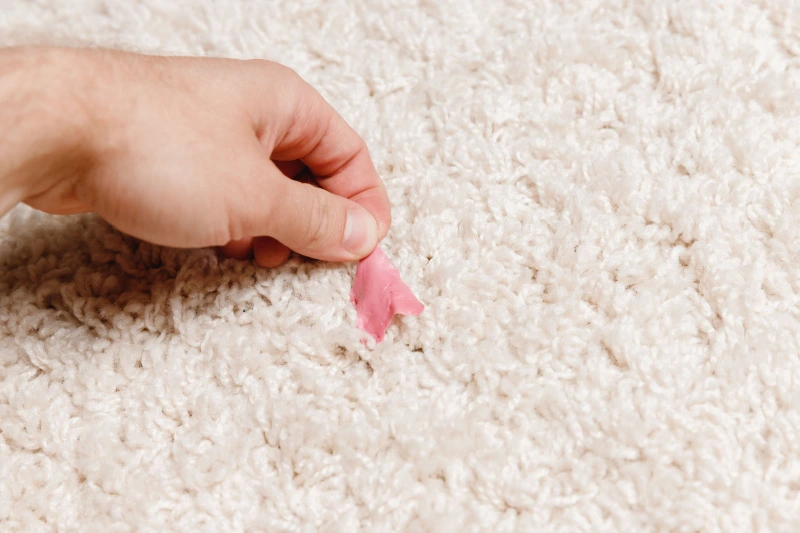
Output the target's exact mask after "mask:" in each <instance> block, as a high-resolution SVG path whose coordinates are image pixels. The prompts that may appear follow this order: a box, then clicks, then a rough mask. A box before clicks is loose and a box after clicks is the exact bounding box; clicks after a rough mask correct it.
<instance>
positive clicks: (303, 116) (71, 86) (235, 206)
mask: <svg viewBox="0 0 800 533" xmlns="http://www.w3.org/2000/svg"><path fill="white" fill-rule="evenodd" d="M0 72H2V73H3V76H0V78H2V80H3V81H0V126H2V128H3V129H4V130H5V131H6V132H12V133H14V134H15V139H16V140H15V141H12V142H11V143H10V145H7V146H5V148H3V147H0V185H2V186H3V190H2V195H0V212H4V211H5V210H7V209H8V208H10V207H11V206H12V205H13V204H14V203H15V201H24V202H26V203H28V204H29V205H31V206H32V207H34V208H36V209H40V210H42V211H46V212H49V213H77V212H87V211H93V212H96V213H97V214H99V215H100V216H102V217H103V218H105V219H106V220H107V221H108V222H109V223H111V224H112V225H114V226H115V227H117V228H118V229H119V230H121V231H123V232H125V233H128V234H130V235H132V236H135V237H138V238H141V239H144V240H147V241H150V242H153V243H155V244H161V245H166V246H174V247H202V246H224V250H225V251H226V252H227V253H228V254H229V255H234V256H244V255H247V254H248V253H249V251H250V249H251V247H253V248H254V252H255V258H256V260H257V262H259V263H260V264H262V265H264V266H274V265H277V264H280V263H282V262H283V261H285V260H286V258H287V257H288V255H289V249H292V250H294V251H296V252H298V253H300V254H303V255H306V256H309V257H314V258H317V259H322V260H329V261H351V260H357V259H360V258H362V257H364V256H365V255H367V254H368V253H369V252H371V251H372V249H373V248H374V247H375V245H376V244H377V242H378V241H379V240H380V239H382V238H383V237H384V236H385V235H386V232H387V231H388V228H389V224H390V222H391V214H390V206H389V200H388V197H387V195H386V190H385V187H384V185H383V183H382V181H381V180H380V178H379V177H378V174H377V172H376V170H375V167H374V165H373V163H372V161H371V159H370V156H369V153H368V150H367V147H366V145H365V144H364V141H363V140H362V139H361V137H359V136H358V134H357V133H356V132H355V131H353V129H352V128H350V127H349V126H348V125H347V124H346V123H345V121H344V120H343V119H342V118H341V117H340V116H339V115H338V114H337V113H336V112H335V111H334V110H333V109H332V108H331V106H330V105H329V104H328V103H327V102H326V101H325V100H324V99H323V98H322V97H321V96H320V95H319V93H317V92H316V91H315V90H314V89H312V88H311V87H310V86H309V85H308V84H307V83H305V82H304V81H303V80H301V79H300V78H299V77H298V76H297V75H296V74H295V73H294V72H292V71H291V70H289V69H288V68H286V67H283V66H280V65H278V64H276V63H271V62H267V61H235V60H227V59H208V58H206V59H203V58H171V57H154V56H144V55H138V54H130V53H123V52H112V51H107V50H82V49H78V50H71V49H55V48H31V49H11V50H4V51H0ZM306 167H307V168H308V170H309V171H310V173H311V174H312V176H313V177H314V178H315V179H316V182H317V183H318V184H319V186H320V187H314V186H312V185H309V184H305V183H300V182H298V181H295V180H292V179H289V178H287V175H288V176H289V177H293V176H294V175H296V174H297V173H299V172H300V171H301V170H303V169H304V168H306ZM253 238H255V240H254V239H253Z"/></svg>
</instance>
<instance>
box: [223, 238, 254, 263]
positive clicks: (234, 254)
mask: <svg viewBox="0 0 800 533" xmlns="http://www.w3.org/2000/svg"><path fill="white" fill-rule="evenodd" d="M252 253H253V239H252V238H250V237H247V238H244V239H238V240H235V241H230V242H229V243H228V244H226V245H225V246H223V247H222V255H223V256H225V257H229V258H231V259H241V260H246V259H250V258H251V257H252V256H253V255H252Z"/></svg>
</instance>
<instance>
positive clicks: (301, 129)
mask: <svg viewBox="0 0 800 533" xmlns="http://www.w3.org/2000/svg"><path fill="white" fill-rule="evenodd" d="M290 77H291V78H293V79H291V80H288V83H285V84H281V87H282V89H281V90H282V91H289V94H290V95H291V96H289V97H287V98H285V99H284V98H279V99H278V100H279V101H281V102H282V104H283V105H284V106H285V109H282V110H280V116H281V117H282V120H281V122H282V124H278V125H276V126H277V127H276V128H274V129H272V131H273V134H274V137H273V138H272V139H271V140H272V143H274V144H273V146H272V154H271V156H270V157H271V158H272V159H273V160H277V161H294V160H299V161H302V162H303V164H305V165H306V166H308V168H309V170H311V173H312V174H313V175H314V177H315V178H316V180H317V183H319V185H320V186H321V187H322V188H324V189H325V190H327V191H329V192H331V193H333V194H336V195H339V196H343V197H345V198H349V199H350V200H353V201H354V202H357V203H359V204H361V205H362V206H363V207H364V208H365V209H367V211H369V212H370V213H372V215H373V216H374V217H375V220H376V221H377V222H378V229H379V237H380V238H383V237H384V236H386V233H387V232H388V230H389V225H390V224H391V206H390V204H389V197H388V195H387V194H386V186H385V185H384V183H383V181H382V180H381V178H380V176H378V172H377V170H376V169H375V165H374V164H373V162H372V158H371V157H370V154H369V149H368V148H367V145H366V143H365V142H364V140H363V139H362V138H361V136H360V135H358V133H356V131H355V130H354V129H353V128H351V127H350V125H349V124H347V122H345V120H344V119H343V118H342V117H341V115H339V113H337V112H336V110H334V109H333V107H331V105H330V104H329V103H328V102H327V101H326V100H325V99H324V98H323V97H322V95H320V94H319V93H318V92H317V91H316V90H315V89H314V88H313V87H311V86H310V85H309V84H308V83H306V82H305V81H303V80H302V79H301V78H300V77H299V76H297V75H296V74H293V75H292V74H290Z"/></svg>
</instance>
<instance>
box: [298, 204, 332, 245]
mask: <svg viewBox="0 0 800 533" xmlns="http://www.w3.org/2000/svg"><path fill="white" fill-rule="evenodd" d="M308 209H309V212H308V213H307V214H306V216H305V220H306V228H305V229H306V231H305V235H304V237H305V239H304V240H305V241H306V242H307V243H308V245H309V246H312V247H315V246H319V245H323V244H324V243H325V241H326V240H327V237H328V235H329V228H330V227H331V223H332V221H333V220H332V219H333V216H332V213H331V207H330V205H329V204H328V202H325V201H324V200H323V198H322V195H321V194H319V193H318V192H316V191H314V193H313V194H311V195H310V200H309V204H308Z"/></svg>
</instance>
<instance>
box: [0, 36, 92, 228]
mask: <svg viewBox="0 0 800 533" xmlns="http://www.w3.org/2000/svg"><path fill="white" fill-rule="evenodd" d="M71 60H72V59H71V55H70V54H69V53H68V52H66V51H63V50H56V49H48V48H10V49H0V131H2V132H3V134H2V137H0V138H1V139H2V141H0V215H1V214H3V213H5V212H7V211H8V210H9V209H11V208H12V207H13V206H14V205H16V204H17V203H18V202H20V201H24V200H26V199H28V198H30V197H35V196H36V195H37V194H39V193H40V192H41V191H45V190H47V189H48V188H50V187H51V186H52V183H54V182H59V183H62V182H63V183H65V184H66V185H67V186H69V184H70V183H71V182H74V177H75V176H78V175H80V173H81V172H82V171H83V170H84V169H85V167H86V165H89V164H91V157H90V155H89V149H88V147H89V143H88V135H89V133H90V132H89V131H88V122H89V121H88V117H87V116H85V115H86V113H85V112H82V111H81V109H80V105H79V104H78V102H79V99H78V98H76V95H75V92H76V91H77V90H78V87H77V85H78V84H77V83H76V78H78V77H79V76H80V73H78V72H75V70H74V69H71V65H69V62H70V61H71Z"/></svg>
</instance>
